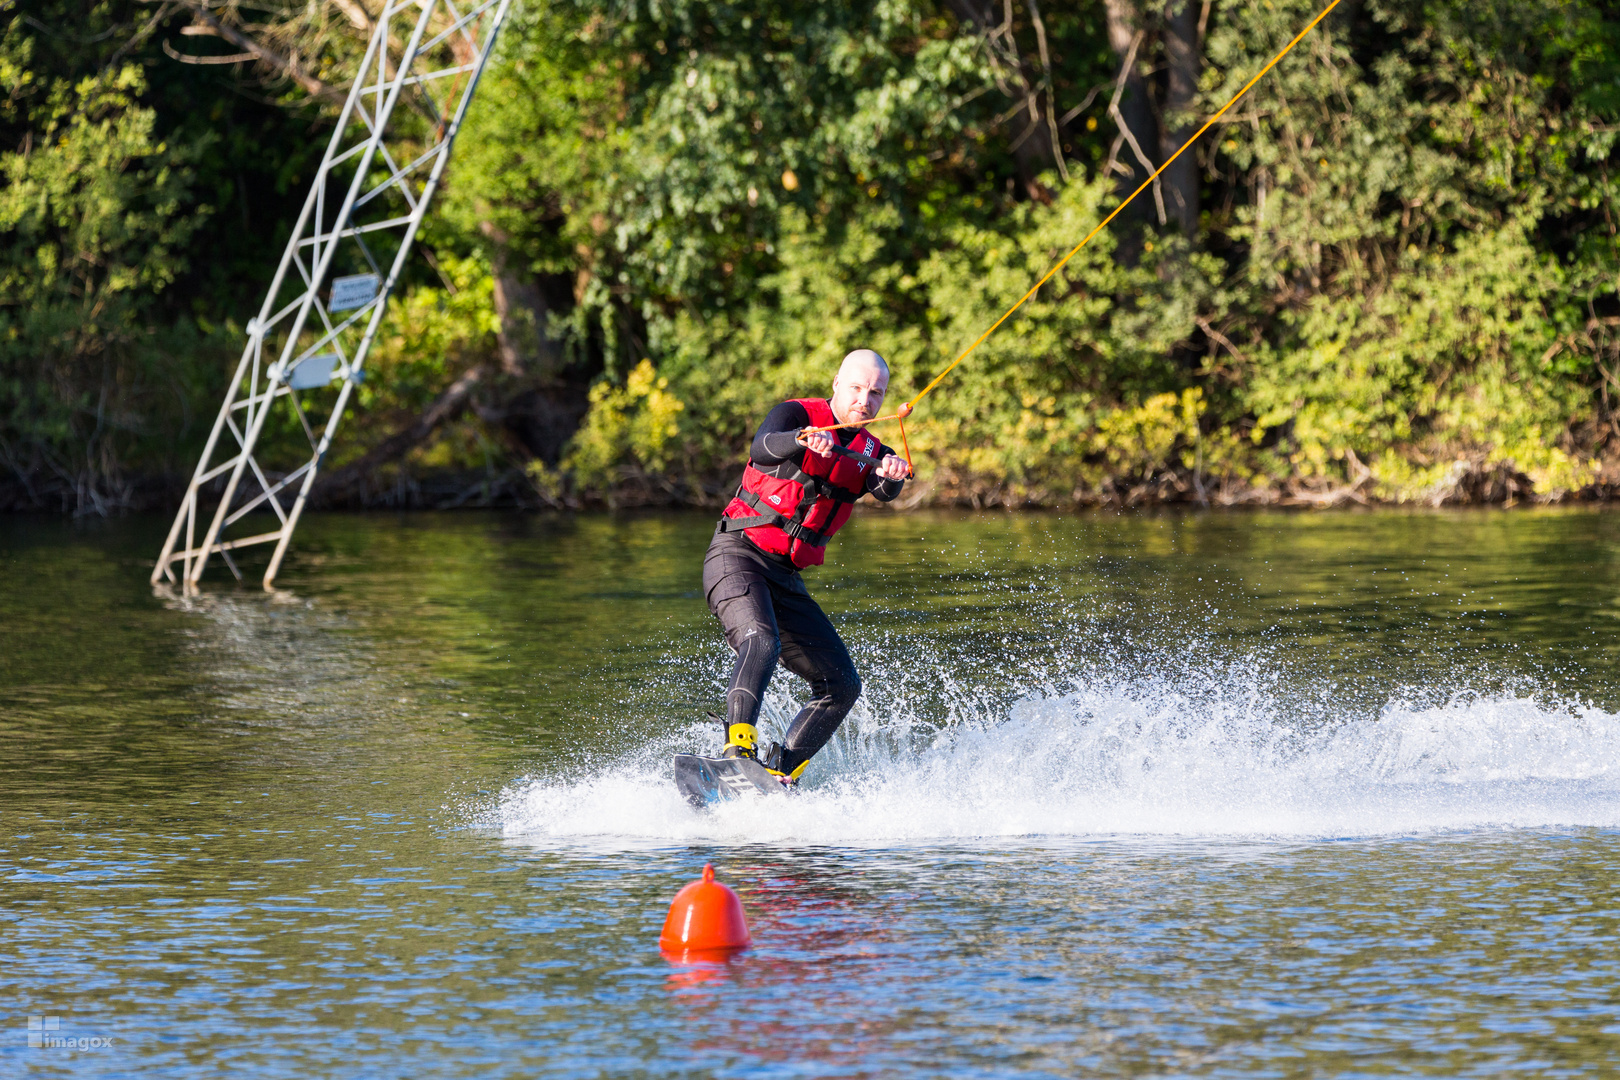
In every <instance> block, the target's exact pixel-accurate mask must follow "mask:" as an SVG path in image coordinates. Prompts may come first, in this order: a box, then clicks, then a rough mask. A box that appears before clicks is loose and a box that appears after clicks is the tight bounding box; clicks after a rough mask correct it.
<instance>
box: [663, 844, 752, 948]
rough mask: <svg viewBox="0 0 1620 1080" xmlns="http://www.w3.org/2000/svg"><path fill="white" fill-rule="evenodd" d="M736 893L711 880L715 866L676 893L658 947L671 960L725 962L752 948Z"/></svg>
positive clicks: (708, 864)
mask: <svg viewBox="0 0 1620 1080" xmlns="http://www.w3.org/2000/svg"><path fill="white" fill-rule="evenodd" d="M753 943H754V942H753V939H752V938H751V937H749V936H748V921H747V920H746V919H745V918H743V909H742V901H741V900H739V899H737V894H736V893H734V892H732V891H731V890H730V889H728V888H726V887H725V886H724V885H722V884H720V883H719V882H718V881H716V880H714V866H713V864H711V863H705V864H704V865H703V877H702V878H701V879H700V880H698V881H694V882H692V883H690V884H689V885H687V886H686V887H685V888H683V889H681V891H680V892H678V893H676V894H675V901H674V903H672V904H670V905H669V917H668V918H666V919H665V920H664V932H663V934H662V935H660V936H659V938H658V947H659V948H660V949H662V950H663V952H664V955H665V956H666V957H667V958H669V959H671V960H724V959H725V958H726V957H728V956H730V955H731V954H732V953H734V952H737V951H738V950H740V949H746V948H748V947H749V946H750V945H752V944H753Z"/></svg>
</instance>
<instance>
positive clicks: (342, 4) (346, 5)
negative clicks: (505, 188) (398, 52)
mask: <svg viewBox="0 0 1620 1080" xmlns="http://www.w3.org/2000/svg"><path fill="white" fill-rule="evenodd" d="M332 4H333V6H334V7H336V8H337V9H338V10H339V11H341V12H343V14H344V15H346V16H348V19H349V25H351V26H353V27H354V28H355V29H356V30H364V31H365V32H366V33H367V34H368V35H369V34H370V33H371V30H372V27H373V25H374V24H373V23H372V21H371V13H370V12H368V11H367V10H366V9H365V8H363V7H361V6H360V5H359V4H357V3H355V0H332ZM1204 11H1205V12H1206V13H1207V12H1208V11H1209V0H1204Z"/></svg>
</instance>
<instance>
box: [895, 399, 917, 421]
mask: <svg viewBox="0 0 1620 1080" xmlns="http://www.w3.org/2000/svg"><path fill="white" fill-rule="evenodd" d="M915 407H916V406H914V405H912V404H911V402H909V401H908V402H906V403H905V404H903V405H901V406H900V407H899V408H898V409H896V410H895V411H894V413H895V415H896V416H898V417H899V418H900V419H902V420H904V419H905V418H906V417H908V416H910V415H911V410H912V409H913V408H915Z"/></svg>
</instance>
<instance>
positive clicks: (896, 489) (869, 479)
mask: <svg viewBox="0 0 1620 1080" xmlns="http://www.w3.org/2000/svg"><path fill="white" fill-rule="evenodd" d="M890 454H894V450H893V449H892V448H891V447H888V446H879V447H878V449H877V452H876V453H874V454H873V455H872V456H873V457H875V458H877V459H878V460H879V461H882V460H883V459H884V458H886V457H888V456H889V455H890ZM895 456H896V457H899V456H900V455H898V454H895ZM905 486H906V482H905V481H904V480H885V479H884V478H883V477H881V476H879V475H878V474H877V473H876V472H875V471H873V472H869V473H867V474H866V490H867V491H868V492H870V493H871V495H872V498H874V499H876V500H877V501H878V502H893V501H894V500H895V499H897V498H899V497H900V489H901V488H903V487H905Z"/></svg>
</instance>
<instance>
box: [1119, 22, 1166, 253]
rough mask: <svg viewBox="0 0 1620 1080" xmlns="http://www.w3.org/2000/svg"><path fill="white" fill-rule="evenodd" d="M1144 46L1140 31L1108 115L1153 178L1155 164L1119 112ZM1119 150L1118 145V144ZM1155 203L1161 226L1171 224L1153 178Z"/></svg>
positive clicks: (1120, 67) (1121, 66)
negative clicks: (1138, 51)
mask: <svg viewBox="0 0 1620 1080" xmlns="http://www.w3.org/2000/svg"><path fill="white" fill-rule="evenodd" d="M1141 45H1142V31H1140V30H1138V31H1137V32H1136V36H1135V37H1133V38H1131V47H1130V49H1129V50H1127V51H1126V53H1125V62H1124V63H1123V64H1121V65H1119V79H1118V80H1117V81H1116V82H1115V83H1114V98H1113V100H1112V101H1110V102H1109V103H1108V115H1109V116H1111V117H1113V118H1114V123H1116V124H1118V125H1119V133H1120V135H1121V136H1123V137H1124V139H1125V141H1126V142H1128V143H1130V145H1131V150H1132V151H1134V152H1135V154H1136V160H1137V161H1140V162H1141V163H1142V167H1143V168H1144V169H1146V170H1147V172H1148V175H1149V176H1153V168H1154V166H1153V162H1152V161H1150V160H1149V159H1148V156H1147V155H1146V154H1144V153H1143V152H1142V145H1141V144H1140V143H1138V142H1137V141H1136V135H1135V134H1134V133H1133V132H1132V131H1131V125H1129V124H1127V123H1126V122H1125V114H1124V113H1122V112H1120V111H1119V99H1120V98H1121V97H1123V96H1124V95H1125V80H1126V79H1128V78H1130V74H1131V65H1132V64H1133V63H1135V62H1136V50H1137V49H1138V48H1140V47H1141ZM1116 148H1117V144H1116ZM1108 165H1109V168H1112V167H1113V165H1114V155H1113V154H1109V155H1108ZM1153 203H1154V205H1155V206H1157V207H1158V208H1159V224H1160V225H1164V224H1166V223H1168V222H1169V220H1170V217H1169V215H1168V214H1166V213H1165V212H1164V192H1163V190H1161V189H1160V187H1159V178H1158V177H1156V176H1153Z"/></svg>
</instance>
